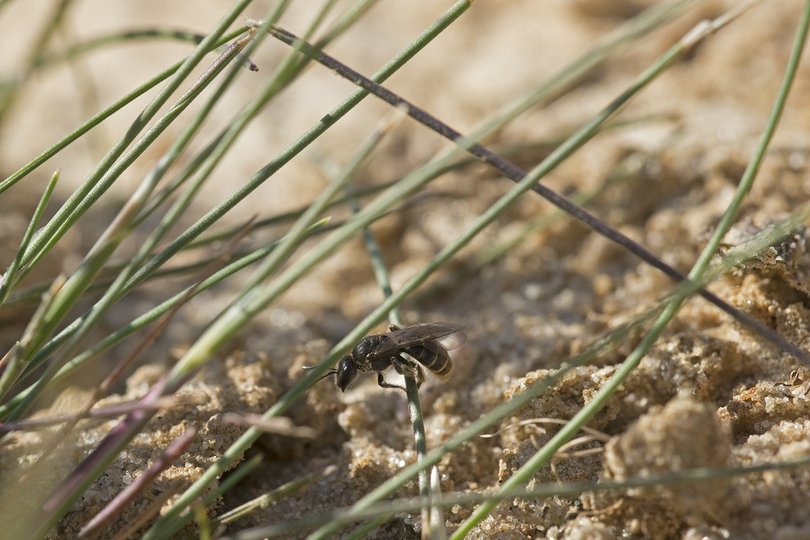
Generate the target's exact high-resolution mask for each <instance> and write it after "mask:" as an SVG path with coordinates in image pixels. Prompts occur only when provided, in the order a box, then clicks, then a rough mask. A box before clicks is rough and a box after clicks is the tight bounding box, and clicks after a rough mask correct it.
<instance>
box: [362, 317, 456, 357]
mask: <svg viewBox="0 0 810 540" xmlns="http://www.w3.org/2000/svg"><path fill="white" fill-rule="evenodd" d="M463 329H464V326H463V325H461V324H455V323H447V322H435V323H423V324H415V325H413V326H408V327H405V328H400V329H397V330H393V331H391V332H389V333H387V334H383V335H382V336H383V339H382V340H380V343H379V344H378V345H377V346H376V347H375V348H374V351H373V353H374V354H375V355H377V356H382V355H385V354H386V353H390V352H393V351H395V350H397V349H404V348H406V347H413V346H415V345H422V344H424V343H425V342H427V341H440V343H441V344H442V346H443V347H445V348H447V349H452V348H455V347H458V346H459V345H461V344H462V343H464V340H465V339H466V335H465V334H464V333H463V332H462V330H463Z"/></svg>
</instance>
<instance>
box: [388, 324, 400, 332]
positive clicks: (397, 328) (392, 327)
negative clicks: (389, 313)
mask: <svg viewBox="0 0 810 540" xmlns="http://www.w3.org/2000/svg"><path fill="white" fill-rule="evenodd" d="M400 328H401V327H399V326H397V325H395V324H389V325H388V331H389V332H393V331H395V330H399V329H400Z"/></svg>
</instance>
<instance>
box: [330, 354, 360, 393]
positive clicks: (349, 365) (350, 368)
mask: <svg viewBox="0 0 810 540" xmlns="http://www.w3.org/2000/svg"><path fill="white" fill-rule="evenodd" d="M356 376H357V368H356V367H354V362H353V361H352V357H351V356H348V355H347V356H344V357H343V358H342V359H341V360H340V364H339V365H338V368H337V375H336V376H335V383H336V384H337V387H338V388H340V391H341V392H344V391H345V390H346V388H347V387H348V386H349V384H351V382H352V380H354V378H355V377H356Z"/></svg>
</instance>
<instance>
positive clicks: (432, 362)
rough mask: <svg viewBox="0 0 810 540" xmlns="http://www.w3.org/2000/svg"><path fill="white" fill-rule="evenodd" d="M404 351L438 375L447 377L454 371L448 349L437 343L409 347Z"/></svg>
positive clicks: (431, 342)
mask: <svg viewBox="0 0 810 540" xmlns="http://www.w3.org/2000/svg"><path fill="white" fill-rule="evenodd" d="M404 350H405V352H406V353H408V354H409V355H411V356H412V357H413V358H415V359H416V360H417V361H418V362H419V363H420V364H422V365H423V366H425V367H426V368H428V369H429V370H430V371H432V372H433V373H435V374H436V375H447V374H448V373H450V370H451V369H453V363H452V362H451V361H450V355H449V354H447V349H445V348H444V347H442V346H441V344H439V343H437V342H435V341H428V342H427V343H425V344H424V345H420V346H418V347H408V348H407V349H404Z"/></svg>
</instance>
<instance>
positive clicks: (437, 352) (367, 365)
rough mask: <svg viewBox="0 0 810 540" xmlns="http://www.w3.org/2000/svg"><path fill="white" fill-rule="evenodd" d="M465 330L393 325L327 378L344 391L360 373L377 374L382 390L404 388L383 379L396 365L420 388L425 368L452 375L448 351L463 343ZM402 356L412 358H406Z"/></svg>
mask: <svg viewBox="0 0 810 540" xmlns="http://www.w3.org/2000/svg"><path fill="white" fill-rule="evenodd" d="M463 329H464V326H462V325H459V324H453V323H447V322H435V323H423V324H415V325H413V326H407V327H405V328H399V327H397V326H394V325H391V326H390V327H389V330H390V331H389V332H386V333H384V334H374V335H371V336H366V337H364V338H363V339H361V340H360V342H359V343H357V345H355V346H354V349H352V352H350V353H349V354H347V355H346V356H344V357H343V358H342V359H341V360H340V363H339V364H338V367H337V369H333V370H332V371H330V372H328V373H326V374H325V375H324V377H328V376H330V375H334V376H335V384H337V387H338V388H340V390H341V391H345V390H346V388H347V387H348V386H349V384H351V382H352V381H353V380H354V379H355V378H356V377H357V375H358V374H359V372H368V371H376V372H377V384H379V385H380V386H381V387H382V388H402V387H401V386H398V385H395V384H391V383H389V382H387V381H386V380H385V377H384V376H383V371H385V370H386V369H388V368H389V367H391V366H393V367H394V369H395V370H396V372H397V373H399V374H401V375H412V376H413V377H414V378H415V379H416V385H417V387H419V386H421V385H422V383H423V382H424V380H425V373H424V371H423V370H422V366H424V367H426V368H428V369H429V370H430V371H432V372H433V373H435V374H436V375H440V376H445V375H447V374H449V373H450V370H451V369H453V363H452V362H451V361H450V355H449V354H448V352H447V350H448V348H450V349H452V348H455V347H457V346H459V345H461V344H462V343H463V342H464V338H465V336H464V333H463V332H462V330H463ZM403 353H404V354H407V355H408V356H409V357H410V358H408V357H405V356H403ZM412 359H413V360H412ZM414 360H416V361H415V362H414ZM420 364H421V365H420ZM322 378H323V377H322Z"/></svg>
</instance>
